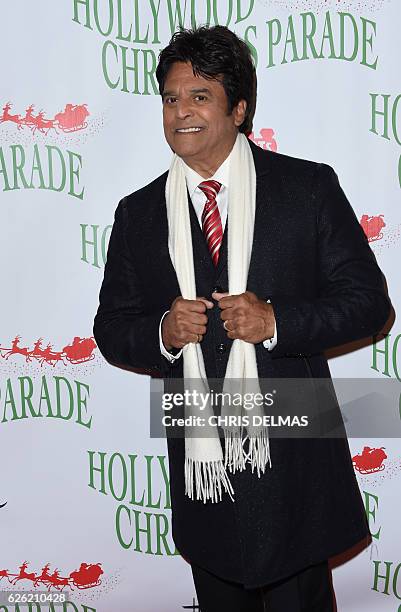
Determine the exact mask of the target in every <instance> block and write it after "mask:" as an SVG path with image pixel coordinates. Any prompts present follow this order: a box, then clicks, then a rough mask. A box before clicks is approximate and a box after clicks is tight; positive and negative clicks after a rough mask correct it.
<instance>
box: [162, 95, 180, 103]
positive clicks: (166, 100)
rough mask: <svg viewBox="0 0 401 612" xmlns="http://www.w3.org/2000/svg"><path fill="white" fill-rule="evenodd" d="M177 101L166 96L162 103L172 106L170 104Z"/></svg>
mask: <svg viewBox="0 0 401 612" xmlns="http://www.w3.org/2000/svg"><path fill="white" fill-rule="evenodd" d="M176 100H177V98H174V97H173V96H168V97H167V98H164V103H165V104H172V102H175V101H176Z"/></svg>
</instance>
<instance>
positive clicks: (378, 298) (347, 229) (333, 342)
mask: <svg viewBox="0 0 401 612" xmlns="http://www.w3.org/2000/svg"><path fill="white" fill-rule="evenodd" d="M315 179H316V180H315V185H316V187H315V191H314V193H313V194H312V197H313V198H315V199H316V202H315V204H316V215H317V234H318V240H317V249H316V250H317V270H318V279H319V283H318V285H319V286H318V297H317V298H316V299H302V298H301V297H297V296H294V295H292V296H287V295H276V296H270V298H271V302H272V305H273V310H274V314H275V318H276V325H277V337H278V343H277V346H276V348H275V349H274V351H272V356H273V357H281V356H285V355H302V354H305V353H306V354H314V353H321V352H323V351H324V350H325V349H329V348H331V347H335V346H339V345H342V344H346V343H347V342H352V341H354V340H358V339H361V338H366V337H368V336H372V335H374V334H377V333H378V332H379V331H380V330H381V329H382V327H383V325H384V324H385V322H386V321H387V319H388V317H389V314H390V311H391V302H390V300H389V299H388V297H387V293H386V290H385V283H384V277H383V274H382V273H381V270H380V268H379V266H378V265H377V262H376V259H375V256H374V254H373V252H372V250H371V248H370V247H369V244H368V241H367V238H366V236H365V234H364V232H363V230H362V228H361V226H360V223H359V222H358V219H357V217H356V215H355V213H354V211H353V209H352V207H351V205H350V203H349V202H348V200H347V198H346V196H345V194H344V192H343V190H342V189H341V187H340V185H339V182H338V178H337V175H336V173H335V172H334V170H333V169H332V168H331V167H330V166H327V165H325V164H319V165H318V167H317V170H316V177H315Z"/></svg>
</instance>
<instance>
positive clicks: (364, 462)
mask: <svg viewBox="0 0 401 612" xmlns="http://www.w3.org/2000/svg"><path fill="white" fill-rule="evenodd" d="M385 459H387V455H386V453H385V452H384V447H383V446H382V447H381V448H370V447H369V446H365V447H364V449H363V451H362V453H361V454H360V455H355V456H354V457H352V463H353V464H354V468H355V469H356V470H357V471H358V472H360V473H361V474H373V473H374V472H382V471H383V470H384V468H385V467H386V466H385V465H384V464H383V461H384V460H385Z"/></svg>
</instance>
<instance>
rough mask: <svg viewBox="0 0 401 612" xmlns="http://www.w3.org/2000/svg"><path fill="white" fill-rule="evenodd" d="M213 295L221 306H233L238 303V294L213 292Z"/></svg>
mask: <svg viewBox="0 0 401 612" xmlns="http://www.w3.org/2000/svg"><path fill="white" fill-rule="evenodd" d="M212 297H213V298H214V299H215V300H217V301H218V303H219V307H220V308H222V309H224V308H231V307H232V306H234V305H235V304H236V303H237V300H238V298H239V296H238V295H230V294H229V293H212Z"/></svg>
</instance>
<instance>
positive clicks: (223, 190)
mask: <svg viewBox="0 0 401 612" xmlns="http://www.w3.org/2000/svg"><path fill="white" fill-rule="evenodd" d="M230 157H231V153H230V154H229V156H228V157H227V158H226V159H225V160H224V162H223V163H222V164H221V166H219V168H218V169H217V170H216V172H215V173H214V175H213V176H211V177H210V178H208V179H205V178H203V177H202V176H201V175H200V174H198V173H197V172H195V170H193V169H192V168H190V167H189V166H188V165H187V164H186V163H185V162H184V161H183V166H184V173H185V180H186V183H187V188H188V191H189V195H190V198H191V201H192V204H193V207H194V209H195V213H196V216H197V217H198V221H199V225H200V227H201V228H202V213H203V209H204V207H205V203H206V200H207V198H206V195H205V194H204V193H203V191H202V190H201V189H199V185H200V183H202V182H203V181H205V180H208V181H211V180H213V181H218V182H219V183H221V187H220V190H219V193H218V194H217V197H216V202H217V206H218V209H219V213H220V218H221V225H222V228H223V232H224V228H225V226H226V221H227V211H228V179H229V170H230ZM267 301H268V302H270V300H267ZM168 312H169V311H168V310H167V311H166V312H165V313H164V314H163V316H162V318H161V320H160V325H159V344H160V352H161V354H162V355H164V357H166V359H168V360H169V361H170V362H173V361H175V360H176V359H179V358H180V357H181V354H182V350H181V351H180V352H179V353H177V354H176V355H172V354H171V353H169V352H168V351H167V349H166V347H165V346H164V344H163V341H162V331H161V330H162V322H163V319H164V317H165V316H166V314H167V313H168ZM276 344H277V328H276V323H274V335H273V337H272V338H268V339H267V340H265V341H264V342H263V346H264V347H265V348H267V350H268V351H271V350H272V349H274V347H275V346H276Z"/></svg>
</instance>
